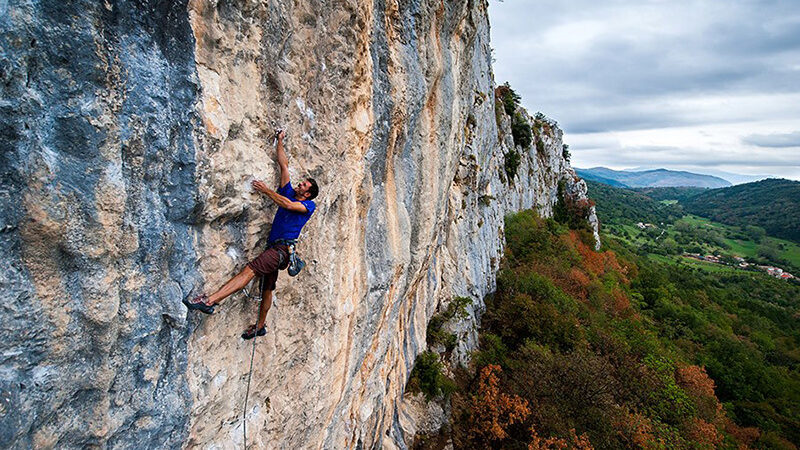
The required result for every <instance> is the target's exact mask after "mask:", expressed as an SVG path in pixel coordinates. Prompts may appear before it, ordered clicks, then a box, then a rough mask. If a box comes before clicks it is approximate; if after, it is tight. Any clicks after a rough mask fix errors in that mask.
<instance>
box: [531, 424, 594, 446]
mask: <svg viewBox="0 0 800 450" xmlns="http://www.w3.org/2000/svg"><path fill="white" fill-rule="evenodd" d="M569 432H570V437H569V439H562V438H558V437H549V438H547V439H542V438H541V437H539V434H538V433H536V430H535V429H534V428H533V427H531V442H530V443H529V444H528V450H557V449H558V450H560V449H567V448H570V449H578V450H591V449H594V447H592V443H591V442H589V438H588V437H587V436H586V433H584V434H582V435H580V436H578V435H577V434H576V433H575V429H574V428H572V429H570V430H569Z"/></svg>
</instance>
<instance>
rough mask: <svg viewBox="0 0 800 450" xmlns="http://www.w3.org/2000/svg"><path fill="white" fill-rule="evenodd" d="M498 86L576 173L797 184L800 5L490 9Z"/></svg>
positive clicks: (589, 4)
mask: <svg viewBox="0 0 800 450" xmlns="http://www.w3.org/2000/svg"><path fill="white" fill-rule="evenodd" d="M489 15H490V20H491V26H492V47H493V48H494V59H495V61H494V71H495V80H496V82H497V83H498V84H501V83H503V82H505V81H508V82H509V83H510V84H511V87H512V88H514V89H515V90H516V91H517V93H519V94H520V95H521V96H522V103H523V106H525V107H526V108H527V109H528V110H529V111H530V112H531V113H533V112H535V111H542V112H543V113H545V114H546V115H548V116H549V117H552V118H553V119H555V120H557V121H558V122H559V124H560V125H561V128H562V129H563V130H564V132H565V137H564V142H565V143H567V144H569V145H570V150H571V152H572V164H573V166H576V167H584V168H586V167H593V166H606V167H610V168H614V169H623V168H633V167H665V168H674V169H694V170H698V171H704V170H723V171H728V172H736V173H742V174H751V175H762V174H764V175H772V176H781V177H785V178H793V179H798V180H800V0H785V1H721V0H715V1H703V0H693V1H683V0H670V1H647V0H625V1H623V0H610V1H601V2H596V1H589V0H574V1H549V0H547V1H545V0H535V1H530V0H505V1H504V2H499V1H497V0H491V1H490V5H489Z"/></svg>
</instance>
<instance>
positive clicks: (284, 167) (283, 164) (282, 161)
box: [277, 130, 289, 187]
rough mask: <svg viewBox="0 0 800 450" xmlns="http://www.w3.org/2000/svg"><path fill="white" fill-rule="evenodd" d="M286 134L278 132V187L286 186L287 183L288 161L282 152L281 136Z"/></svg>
mask: <svg viewBox="0 0 800 450" xmlns="http://www.w3.org/2000/svg"><path fill="white" fill-rule="evenodd" d="M285 134H286V133H285V132H284V131H283V130H281V131H279V132H278V136H277V137H278V148H277V153H278V167H279V168H280V171H281V184H280V187H284V186H286V183H288V182H289V159H288V158H286V152H285V151H284V150H283V136H284V135H285Z"/></svg>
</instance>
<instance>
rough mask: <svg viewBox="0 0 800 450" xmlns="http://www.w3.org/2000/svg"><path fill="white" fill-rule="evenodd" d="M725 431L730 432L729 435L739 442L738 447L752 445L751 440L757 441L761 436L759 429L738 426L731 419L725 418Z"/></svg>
mask: <svg viewBox="0 0 800 450" xmlns="http://www.w3.org/2000/svg"><path fill="white" fill-rule="evenodd" d="M725 432H727V433H728V434H730V435H731V436H733V437H734V439H736V441H737V442H739V449H740V450H741V449H747V448H750V446H751V445H753V442H755V441H757V440H758V438H760V437H761V430H759V429H758V428H756V427H746V428H743V427H740V426H739V425H736V424H735V423H733V421H732V420H731V419H727V418H726V419H725Z"/></svg>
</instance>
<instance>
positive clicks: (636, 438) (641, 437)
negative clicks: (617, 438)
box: [614, 413, 658, 448]
mask: <svg viewBox="0 0 800 450" xmlns="http://www.w3.org/2000/svg"><path fill="white" fill-rule="evenodd" d="M614 427H615V428H616V429H617V430H618V431H619V433H620V434H621V435H622V436H623V437H624V438H625V439H626V440H627V441H628V442H629V443H630V444H631V446H632V447H634V448H655V447H658V445H656V443H657V442H658V439H656V436H655V434H653V423H652V422H651V421H650V419H649V418H647V416H645V415H643V414H639V413H625V415H624V416H622V417H621V418H619V419H618V420H617V421H616V422H615V423H614Z"/></svg>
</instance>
